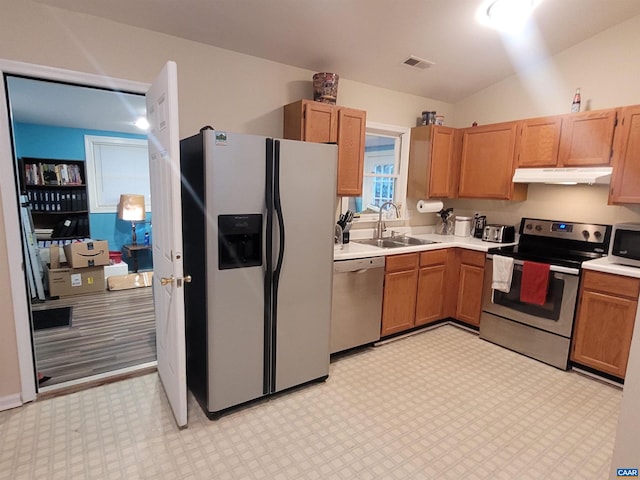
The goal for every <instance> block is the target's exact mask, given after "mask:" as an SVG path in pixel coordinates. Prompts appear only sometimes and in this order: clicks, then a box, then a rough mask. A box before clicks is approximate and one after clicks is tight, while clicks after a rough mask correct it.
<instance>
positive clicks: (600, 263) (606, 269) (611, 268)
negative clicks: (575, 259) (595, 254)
mask: <svg viewBox="0 0 640 480" xmlns="http://www.w3.org/2000/svg"><path fill="white" fill-rule="evenodd" d="M582 268H584V269H585V270H595V271H596V272H603V273H613V274H615V275H624V276H625V277H634V278H640V268H638V267H628V266H626V265H618V264H617V263H611V262H610V261H609V260H608V258H607V257H602V258H596V259H595V260H589V261H588V262H583V263H582Z"/></svg>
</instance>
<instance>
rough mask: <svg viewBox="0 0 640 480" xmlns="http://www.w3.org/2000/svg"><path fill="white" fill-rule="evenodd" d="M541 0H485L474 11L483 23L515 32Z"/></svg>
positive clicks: (520, 28)
mask: <svg viewBox="0 0 640 480" xmlns="http://www.w3.org/2000/svg"><path fill="white" fill-rule="evenodd" d="M541 2H542V0H485V1H484V2H482V4H481V5H480V7H479V8H478V10H477V12H476V19H477V20H478V22H480V23H481V24H483V25H487V26H490V27H493V28H495V29H497V30H500V31H501V32H505V33H517V32H519V31H520V30H522V28H523V27H524V25H525V23H527V20H528V19H529V17H530V16H531V14H532V13H533V10H534V9H535V8H536V7H537V6H538V5H539V4H540V3H541Z"/></svg>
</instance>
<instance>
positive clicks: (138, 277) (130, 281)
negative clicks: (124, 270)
mask: <svg viewBox="0 0 640 480" xmlns="http://www.w3.org/2000/svg"><path fill="white" fill-rule="evenodd" d="M107 284H108V285H109V290H128V289H130V288H140V287H150V286H151V285H152V284H153V272H139V273H129V274H127V275H114V276H112V277H109V279H108V280H107Z"/></svg>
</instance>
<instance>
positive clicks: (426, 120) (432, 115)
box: [422, 111, 436, 125]
mask: <svg viewBox="0 0 640 480" xmlns="http://www.w3.org/2000/svg"><path fill="white" fill-rule="evenodd" d="M435 123H436V112H429V111H425V112H422V125H435Z"/></svg>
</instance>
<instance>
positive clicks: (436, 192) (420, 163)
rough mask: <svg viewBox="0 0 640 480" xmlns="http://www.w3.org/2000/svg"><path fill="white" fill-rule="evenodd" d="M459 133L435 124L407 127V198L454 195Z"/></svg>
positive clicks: (455, 190) (451, 196)
mask: <svg viewBox="0 0 640 480" xmlns="http://www.w3.org/2000/svg"><path fill="white" fill-rule="evenodd" d="M460 140H461V134H460V130H458V129H455V128H450V127H443V126H439V125H425V126H421V127H414V128H412V129H411V145H410V149H409V178H408V186H407V193H408V195H409V197H411V198H455V197H456V195H457V183H458V178H457V173H458V164H459V162H458V160H459V152H460V150H459V147H460Z"/></svg>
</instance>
